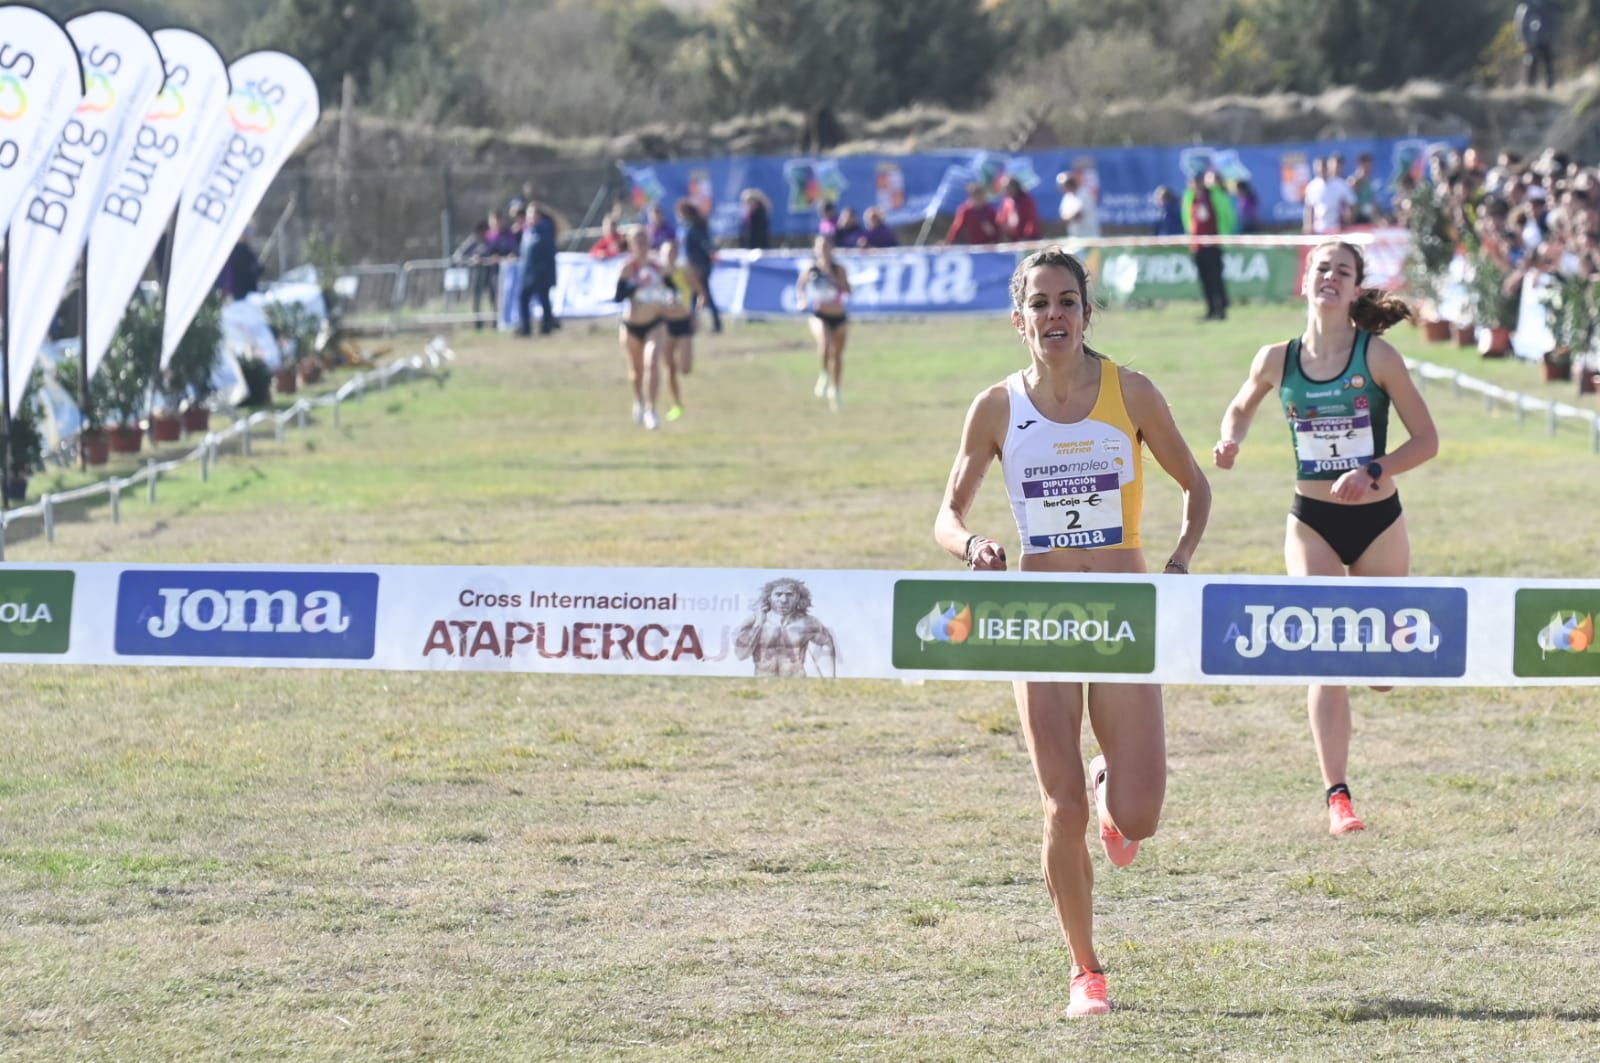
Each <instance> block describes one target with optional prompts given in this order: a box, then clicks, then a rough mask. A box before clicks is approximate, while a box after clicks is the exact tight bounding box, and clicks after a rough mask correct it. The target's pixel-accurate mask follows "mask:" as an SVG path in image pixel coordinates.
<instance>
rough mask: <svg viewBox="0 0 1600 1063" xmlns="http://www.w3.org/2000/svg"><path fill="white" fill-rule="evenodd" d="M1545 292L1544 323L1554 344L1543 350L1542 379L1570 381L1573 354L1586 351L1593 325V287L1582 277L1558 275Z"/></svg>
mask: <svg viewBox="0 0 1600 1063" xmlns="http://www.w3.org/2000/svg"><path fill="white" fill-rule="evenodd" d="M1555 280H1556V283H1555V285H1554V286H1553V287H1551V288H1549V289H1548V290H1547V291H1546V293H1545V306H1546V314H1545V319H1546V322H1547V323H1548V324H1549V326H1550V333H1551V335H1552V336H1554V337H1555V346H1554V347H1552V348H1551V349H1550V350H1549V351H1547V352H1545V356H1544V378H1545V380H1571V379H1572V359H1573V356H1574V354H1576V353H1579V352H1583V351H1586V350H1588V348H1589V342H1590V337H1591V334H1592V332H1593V330H1594V324H1595V313H1596V306H1595V296H1594V292H1593V290H1592V289H1593V286H1592V285H1591V284H1590V283H1589V281H1588V279H1587V278H1585V277H1559V278H1555Z"/></svg>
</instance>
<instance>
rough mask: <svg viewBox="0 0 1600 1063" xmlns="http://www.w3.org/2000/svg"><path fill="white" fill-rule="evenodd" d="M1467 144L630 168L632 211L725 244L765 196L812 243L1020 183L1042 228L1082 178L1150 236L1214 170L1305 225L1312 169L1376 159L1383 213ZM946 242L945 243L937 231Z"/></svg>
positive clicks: (950, 207) (1380, 141)
mask: <svg viewBox="0 0 1600 1063" xmlns="http://www.w3.org/2000/svg"><path fill="white" fill-rule="evenodd" d="M1465 146H1466V138H1465V137H1453V138H1446V139H1444V140H1423V139H1419V138H1415V137H1400V138H1395V137H1365V138H1348V139H1344V140H1316V141H1300V142H1294V143H1285V144H1250V145H1226V144H1212V145H1204V144H1193V145H1184V146H1177V145H1173V146H1165V147H1121V148H1058V149H1053V150H1050V151H1035V152H1020V153H1006V152H992V151H977V150H973V151H935V152H924V153H921V154H915V155H870V154H869V155H848V156H837V157H831V156H830V157H819V156H790V157H783V156H765V155H764V156H748V157H730V158H723V159H694V160H686V161H671V162H634V163H630V162H624V163H622V164H621V167H622V171H623V174H624V176H625V177H626V178H627V179H628V183H629V190H630V203H631V205H632V207H633V208H634V210H636V211H637V212H639V215H640V216H641V217H642V216H643V213H644V211H645V210H646V209H647V208H648V207H649V206H651V205H652V204H656V203H661V204H664V205H666V206H668V207H669V208H670V207H671V206H672V205H673V204H674V203H676V202H677V201H678V200H679V199H685V198H686V199H689V200H691V201H693V202H695V203H696V204H698V205H699V207H700V208H701V210H702V212H703V213H704V214H705V215H706V216H707V217H708V218H709V219H710V222H711V230H712V233H713V235H715V236H716V237H718V238H721V239H727V238H730V237H732V236H734V235H736V234H737V233H738V231H739V221H740V218H741V215H742V206H741V203H740V194H741V193H742V192H743V191H744V190H745V189H747V188H754V189H759V190H760V191H761V192H762V193H764V194H765V195H766V197H767V198H768V199H769V200H770V201H771V203H772V218H771V221H772V231H773V233H774V234H775V235H777V236H787V237H793V236H807V235H810V234H812V233H815V232H816V229H817V208H818V205H819V204H820V203H822V202H824V201H826V202H832V203H837V204H838V205H840V206H849V207H854V208H855V209H856V211H857V212H858V213H859V212H860V211H863V210H865V209H866V208H867V207H872V206H876V207H879V208H880V209H882V210H883V212H884V214H885V216H886V217H887V218H888V221H889V223H890V224H891V225H912V224H918V223H921V222H923V221H924V220H925V219H930V218H933V217H937V216H939V215H946V216H948V215H950V214H953V213H954V212H955V209H956V207H957V206H958V205H959V204H960V203H961V201H962V199H963V198H965V196H966V187H967V184H968V183H969V182H972V181H977V182H979V183H980V184H982V185H983V186H984V187H986V188H988V189H990V190H991V192H992V193H994V194H999V193H1000V192H1001V191H1002V190H1003V188H1004V187H1005V185H1006V182H1007V181H1008V180H1009V179H1010V178H1013V177H1015V178H1016V179H1017V180H1018V181H1020V182H1021V184H1022V186H1023V187H1024V188H1027V189H1028V190H1029V191H1030V192H1031V193H1032V195H1033V196H1034V198H1035V200H1036V201H1037V203H1038V207H1039V212H1040V215H1041V217H1043V218H1047V219H1053V218H1055V217H1056V216H1057V214H1058V213H1059V209H1060V204H1061V194H1060V192H1059V191H1058V190H1057V187H1056V182H1055V176H1056V174H1058V173H1061V172H1063V171H1072V172H1074V173H1076V174H1077V175H1078V179H1079V183H1080V186H1081V187H1083V188H1086V189H1088V191H1089V192H1090V194H1092V195H1094V196H1095V200H1096V202H1097V203H1098V204H1099V210H1100V220H1101V222H1102V224H1104V225H1107V226H1112V227H1116V228H1131V229H1135V230H1148V229H1149V228H1150V227H1151V226H1152V225H1153V224H1154V223H1155V221H1156V218H1157V214H1158V211H1157V208H1156V206H1155V204H1154V202H1153V201H1152V199H1151V194H1152V193H1153V192H1154V190H1155V189H1156V187H1157V186H1159V185H1167V186H1169V187H1173V188H1180V189H1181V188H1182V186H1183V184H1184V183H1185V182H1186V181H1187V180H1188V179H1189V177H1190V176H1191V175H1193V174H1194V173H1197V172H1202V171H1204V170H1206V169H1208V168H1211V169H1215V170H1217V172H1218V173H1219V174H1221V175H1222V177H1223V178H1225V179H1226V180H1227V181H1229V182H1230V183H1231V182H1234V181H1238V180H1248V181H1249V182H1250V184H1251V187H1252V188H1254V189H1255V191H1256V194H1257V196H1258V198H1259V203H1260V219H1261V224H1262V225H1263V226H1266V227H1269V228H1275V227H1282V226H1286V225H1289V226H1298V224H1299V221H1300V219H1301V217H1302V215H1303V213H1304V210H1305V205H1304V202H1303V199H1302V193H1303V191H1304V189H1305V186H1306V184H1307V182H1309V181H1310V180H1311V163H1312V160H1313V159H1316V158H1319V157H1322V156H1327V155H1330V154H1333V153H1335V152H1338V153H1340V154H1341V155H1343V156H1344V158H1345V160H1346V165H1347V167H1349V166H1353V164H1354V162H1355V160H1356V158H1357V157H1358V156H1360V155H1362V154H1363V153H1371V155H1372V157H1373V183H1374V185H1375V187H1376V188H1377V191H1378V199H1379V204H1380V206H1384V207H1387V206H1388V204H1389V201H1390V196H1391V190H1392V189H1393V187H1394V183H1395V180H1396V179H1397V178H1398V177H1399V176H1400V175H1401V174H1402V173H1411V174H1413V175H1415V176H1420V174H1421V173H1422V170H1423V168H1424V166H1425V165H1426V162H1427V159H1428V157H1429V155H1430V154H1432V153H1433V152H1435V151H1437V150H1439V149H1441V148H1453V149H1456V150H1460V149H1461V148H1463V147H1465ZM934 235H935V236H936V237H942V236H943V235H944V234H943V233H942V232H935V233H934Z"/></svg>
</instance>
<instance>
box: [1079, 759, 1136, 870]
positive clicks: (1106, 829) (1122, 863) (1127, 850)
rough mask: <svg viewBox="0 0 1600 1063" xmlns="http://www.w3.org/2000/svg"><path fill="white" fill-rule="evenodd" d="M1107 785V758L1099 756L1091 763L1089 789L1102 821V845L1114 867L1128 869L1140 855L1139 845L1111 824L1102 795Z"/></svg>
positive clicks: (1096, 811)
mask: <svg viewBox="0 0 1600 1063" xmlns="http://www.w3.org/2000/svg"><path fill="white" fill-rule="evenodd" d="M1105 783H1106V758H1105V756H1104V755H1101V756H1097V757H1095V758H1094V759H1093V760H1091V761H1090V762H1089V787H1090V789H1091V790H1092V791H1093V793H1094V811H1095V816H1096V818H1098V819H1099V821H1100V844H1101V845H1103V846H1105V850H1106V859H1107V860H1110V861H1111V866H1112V867H1127V866H1128V865H1129V864H1131V863H1133V858H1134V857H1136V856H1138V855H1139V843H1138V842H1131V841H1129V840H1128V839H1126V838H1124V837H1123V836H1122V832H1121V831H1119V830H1117V828H1116V827H1114V826H1112V824H1111V816H1110V815H1109V814H1108V813H1107V812H1106V805H1105V797H1104V795H1103V793H1102V790H1103V788H1104V787H1105Z"/></svg>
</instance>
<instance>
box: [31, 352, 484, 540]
mask: <svg viewBox="0 0 1600 1063" xmlns="http://www.w3.org/2000/svg"><path fill="white" fill-rule="evenodd" d="M454 360H455V352H454V351H452V350H451V349H450V348H449V346H448V345H447V344H446V343H445V341H444V337H442V336H435V337H434V338H433V339H432V340H430V341H429V342H428V345H427V346H426V347H425V348H423V351H422V353H421V354H414V355H412V356H411V357H409V358H400V359H396V360H395V361H393V362H390V363H389V364H388V365H385V366H382V367H380V368H377V369H370V370H367V371H366V372H363V373H358V374H356V375H355V376H353V377H351V378H350V379H349V380H346V381H345V382H344V383H343V384H341V385H339V387H338V389H337V390H335V391H332V392H330V393H328V394H326V395H318V396H317V397H315V398H303V399H300V400H299V401H297V402H295V403H294V405H292V406H290V407H289V408H287V409H284V410H276V411H274V410H258V411H256V412H255V413H252V414H249V415H247V416H244V417H239V418H237V419H236V420H235V421H234V422H233V424H231V425H229V426H228V427H227V428H224V429H222V430H221V431H218V432H207V433H206V434H205V437H204V438H203V439H202V440H201V443H200V445H199V446H198V447H196V448H195V449H193V450H191V451H190V452H189V453H187V454H183V455H180V456H178V457H176V458H170V459H168V460H166V461H157V460H156V459H154V458H151V459H150V460H149V461H147V462H145V464H144V467H143V468H141V469H139V470H137V471H136V472H133V473H131V474H129V475H128V476H112V477H110V478H108V479H105V480H101V481H99V482H98V483H92V484H85V485H84V486H82V487H75V488H73V489H72V490H70V491H56V492H53V493H49V494H45V495H41V496H40V498H39V501H37V502H35V503H34V504H33V505H31V506H19V507H18V508H16V509H10V510H6V511H4V512H3V513H0V561H4V560H5V556H6V551H5V547H6V529H7V528H9V527H10V526H11V525H12V524H13V523H15V522H17V521H19V520H30V519H35V518H37V519H38V520H40V521H41V522H43V525H44V537H45V539H46V541H48V542H51V543H53V542H55V541H56V524H55V517H56V508H57V507H58V506H62V505H66V504H68V503H72V502H79V501H83V500H85V499H90V498H96V497H99V496H100V495H106V496H107V497H108V498H109V499H110V504H111V523H113V524H117V523H119V522H120V521H121V517H122V493H123V492H124V491H126V490H128V489H129V488H131V487H135V486H137V485H138V484H141V483H142V484H145V485H146V488H147V494H148V500H149V501H150V502H154V501H155V500H156V485H157V483H159V482H160V479H161V476H162V474H163V473H168V472H172V471H173V470H174V469H177V468H180V467H182V466H184V465H187V464H190V463H191V462H199V463H200V479H201V480H202V481H206V480H209V479H210V478H211V469H212V467H213V466H215V465H216V464H217V461H218V460H219V459H220V458H221V457H222V454H223V447H224V445H225V444H228V443H230V442H235V441H237V443H238V448H239V453H240V454H242V455H244V456H245V457H249V456H250V441H251V439H252V437H253V435H254V433H255V429H256V426H258V425H263V424H269V423H270V424H271V425H272V436H273V438H274V439H275V440H277V441H278V442H282V441H283V438H284V433H285V432H286V430H287V428H288V426H289V424H290V423H291V422H292V423H293V424H294V426H295V427H296V428H305V427H306V424H307V420H308V418H309V415H310V413H311V411H312V410H314V409H316V408H317V407H319V406H328V407H332V410H333V425H334V427H335V428H337V427H339V423H340V408H341V407H342V406H343V404H344V402H345V401H346V400H347V399H354V398H360V397H361V396H362V395H364V394H366V393H367V392H368V391H373V390H380V391H381V390H383V389H386V388H387V387H388V386H389V385H390V384H391V383H394V382H395V381H397V380H402V379H406V378H410V377H422V378H425V379H429V380H435V381H437V382H438V383H439V384H440V385H441V386H442V385H443V384H444V382H445V380H446V379H447V378H448V375H449V374H448V372H447V371H446V367H447V366H448V365H449V363H450V362H452V361H454ZM222 412H228V411H222Z"/></svg>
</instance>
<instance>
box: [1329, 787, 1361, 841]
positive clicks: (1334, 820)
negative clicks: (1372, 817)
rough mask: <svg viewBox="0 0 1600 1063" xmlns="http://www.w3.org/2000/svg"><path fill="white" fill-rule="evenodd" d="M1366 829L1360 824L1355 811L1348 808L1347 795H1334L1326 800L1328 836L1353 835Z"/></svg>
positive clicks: (1348, 797)
mask: <svg viewBox="0 0 1600 1063" xmlns="http://www.w3.org/2000/svg"><path fill="white" fill-rule="evenodd" d="M1366 829H1367V825H1366V824H1365V823H1363V822H1361V819H1360V817H1359V816H1357V815H1356V810H1355V809H1353V808H1351V807H1350V795H1349V794H1343V793H1341V794H1334V795H1333V796H1332V797H1330V798H1328V833H1329V834H1353V833H1355V832H1356V831H1358V830H1366Z"/></svg>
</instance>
